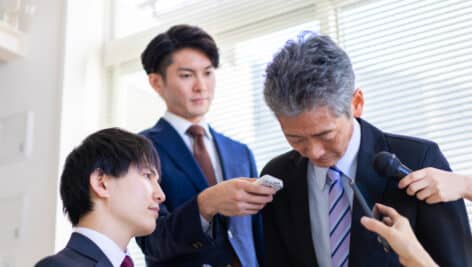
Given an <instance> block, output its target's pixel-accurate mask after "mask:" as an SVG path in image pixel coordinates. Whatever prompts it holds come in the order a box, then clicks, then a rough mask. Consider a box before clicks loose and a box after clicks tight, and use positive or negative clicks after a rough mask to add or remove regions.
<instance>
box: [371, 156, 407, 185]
mask: <svg viewBox="0 0 472 267" xmlns="http://www.w3.org/2000/svg"><path fill="white" fill-rule="evenodd" d="M374 169H375V170H376V171H377V173H378V174H380V175H382V176H386V177H395V178H397V179H401V178H403V177H405V176H407V175H408V174H410V173H411V172H412V171H411V169H410V168H408V167H407V166H405V165H403V163H402V162H401V161H400V160H399V159H398V158H397V156H395V154H392V153H389V152H387V151H381V152H379V153H377V154H376V155H375V157H374Z"/></svg>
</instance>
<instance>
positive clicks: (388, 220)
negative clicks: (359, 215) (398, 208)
mask: <svg viewBox="0 0 472 267" xmlns="http://www.w3.org/2000/svg"><path fill="white" fill-rule="evenodd" d="M382 221H383V223H384V224H386V225H388V226H392V225H393V220H392V218H390V217H387V216H385V217H383V218H382Z"/></svg>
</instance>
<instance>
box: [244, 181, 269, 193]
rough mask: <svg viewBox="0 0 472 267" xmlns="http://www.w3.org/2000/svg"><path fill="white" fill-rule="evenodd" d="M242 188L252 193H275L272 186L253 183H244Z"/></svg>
mask: <svg viewBox="0 0 472 267" xmlns="http://www.w3.org/2000/svg"><path fill="white" fill-rule="evenodd" d="M243 190H244V191H246V192H247V193H251V194H253V195H274V194H275V193H276V191H275V189H273V188H272V187H269V186H265V185H261V184H255V183H246V184H244V186H243Z"/></svg>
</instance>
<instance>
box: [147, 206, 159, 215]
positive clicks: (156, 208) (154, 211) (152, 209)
mask: <svg viewBox="0 0 472 267" xmlns="http://www.w3.org/2000/svg"><path fill="white" fill-rule="evenodd" d="M148 209H149V210H151V211H152V212H153V213H154V214H155V215H156V217H157V216H158V215H159V206H153V207H149V208H148Z"/></svg>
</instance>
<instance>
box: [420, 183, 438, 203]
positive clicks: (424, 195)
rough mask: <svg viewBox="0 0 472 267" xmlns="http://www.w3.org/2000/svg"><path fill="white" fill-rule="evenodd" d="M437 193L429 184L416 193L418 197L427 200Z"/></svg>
mask: <svg viewBox="0 0 472 267" xmlns="http://www.w3.org/2000/svg"><path fill="white" fill-rule="evenodd" d="M435 193H436V190H435V189H434V188H433V187H432V186H427V187H426V188H424V189H423V190H421V191H419V192H417V193H416V198H418V199H419V200H425V199H427V198H429V197H431V196H432V195H434V194H435Z"/></svg>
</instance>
